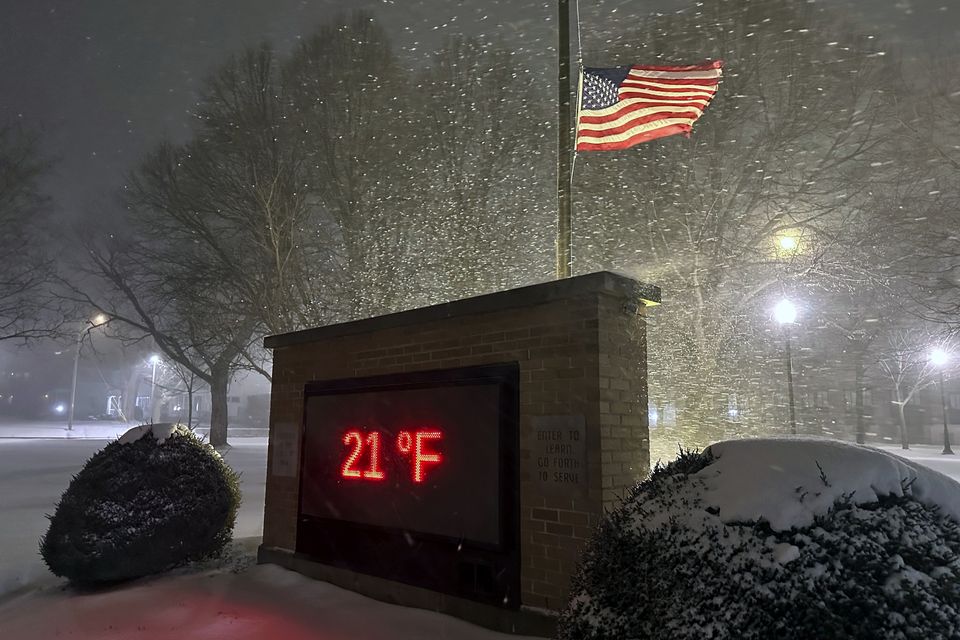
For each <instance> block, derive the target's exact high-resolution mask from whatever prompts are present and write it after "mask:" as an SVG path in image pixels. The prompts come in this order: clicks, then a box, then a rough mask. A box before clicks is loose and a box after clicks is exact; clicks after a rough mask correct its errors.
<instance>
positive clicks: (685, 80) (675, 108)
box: [577, 60, 723, 151]
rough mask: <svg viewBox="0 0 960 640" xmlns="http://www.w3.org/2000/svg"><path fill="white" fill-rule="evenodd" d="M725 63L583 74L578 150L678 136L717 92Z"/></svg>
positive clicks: (586, 71) (620, 146) (606, 148)
mask: <svg viewBox="0 0 960 640" xmlns="http://www.w3.org/2000/svg"><path fill="white" fill-rule="evenodd" d="M722 66H723V61H722V60H715V61H713V62H707V63H705V64H699V65H687V66H682V67H676V66H674V67H664V66H647V65H639V64H636V65H633V66H629V67H614V68H612V69H591V68H585V69H584V70H583V78H582V80H581V90H580V91H581V92H580V109H579V112H578V113H577V151H611V150H613V149H626V148H627V147H632V146H633V145H635V144H639V143H641V142H646V141H647V140H654V139H656V138H662V137H664V136H669V135H673V134H675V133H683V134H686V135H690V130H691V129H692V128H693V123H694V122H695V121H696V120H697V118H699V117H700V116H701V115H703V110H704V109H706V108H707V105H708V104H710V100H711V99H712V98H713V95H714V94H715V93H716V92H717V85H718V84H719V83H720V69H721V67H722Z"/></svg>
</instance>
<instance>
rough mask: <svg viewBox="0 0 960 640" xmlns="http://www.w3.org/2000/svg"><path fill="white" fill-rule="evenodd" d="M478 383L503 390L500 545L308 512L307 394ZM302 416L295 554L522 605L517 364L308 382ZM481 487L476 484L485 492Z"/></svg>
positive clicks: (468, 595)
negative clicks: (305, 469) (305, 501)
mask: <svg viewBox="0 0 960 640" xmlns="http://www.w3.org/2000/svg"><path fill="white" fill-rule="evenodd" d="M476 384H495V385H497V386H498V388H499V416H500V419H499V424H498V425H497V427H498V431H499V455H498V461H499V470H498V477H499V522H500V536H499V538H500V543H499V544H487V543H483V542H479V541H474V540H467V539H458V538H451V537H447V536H443V535H437V534H434V533H426V532H418V531H408V530H401V529H394V528H390V527H382V526H376V525H371V524H362V523H357V522H352V521H346V520H339V519H332V518H323V517H318V516H312V515H308V514H304V513H303V505H302V496H303V488H302V485H303V482H304V473H303V458H304V448H305V444H306V437H307V428H306V426H307V425H306V419H307V402H308V400H309V398H311V397H314V396H318V395H338V394H349V393H361V392H362V393H370V392H374V393H375V392H389V391H402V390H407V389H431V388H442V387H450V386H466V385H476ZM302 421H303V425H304V428H303V429H302V432H301V443H300V469H301V473H300V490H299V492H298V497H297V545H296V552H297V553H298V554H302V555H304V556H306V557H308V558H310V559H312V560H316V561H319V562H323V563H324V564H328V565H331V566H335V567H340V568H344V569H349V570H352V571H357V572H360V573H366V574H369V575H374V576H378V577H381V578H386V579H389V580H395V581H397V582H403V583H406V584H411V585H415V586H418V587H424V588H427V589H432V590H434V591H440V592H443V593H449V594H451V595H455V596H459V597H464V598H469V599H471V600H477V601H480V602H485V603H488V604H494V605H497V606H499V607H506V608H514V609H515V608H517V607H519V605H520V544H519V539H520V524H519V523H520V481H519V446H520V437H519V366H518V365H517V363H506V364H495V365H482V366H474V367H460V368H455V369H439V370H431V371H417V372H411V373H402V374H389V375H380V376H370V377H365V378H347V379H341V380H331V381H322V382H310V383H307V384H306V385H305V388H304V402H303V416H302ZM483 489H484V488H483V487H478V490H480V491H482V490H483ZM465 499H469V497H465Z"/></svg>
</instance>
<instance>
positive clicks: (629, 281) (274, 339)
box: [263, 271, 660, 349]
mask: <svg viewBox="0 0 960 640" xmlns="http://www.w3.org/2000/svg"><path fill="white" fill-rule="evenodd" d="M587 293H600V294H605V295H612V296H616V297H620V298H623V299H624V300H625V301H626V302H628V303H634V304H636V305H637V306H638V307H639V305H640V304H643V305H644V306H651V305H656V304H660V288H659V287H656V286H654V285H650V284H644V283H642V282H638V281H636V280H634V279H633V278H631V277H629V276H626V275H623V274H620V273H614V272H612V271H597V272H595V273H588V274H586V275H582V276H574V277H572V278H564V279H562V280H550V281H549V282H542V283H540V284H534V285H530V286H526V287H520V288H518V289H508V290H506V291H497V292H495V293H488V294H485V295H482V296H476V297H473V298H464V299H462V300H454V301H452V302H445V303H443V304H436V305H433V306H430V307H421V308H419V309H410V310H409V311H400V312H399V313H390V314H387V315H383V316H376V317H373V318H365V319H363V320H354V321H352V322H344V323H340V324H331V325H327V326H325V327H316V328H313V329H304V330H303V331H294V332H292V333H283V334H279V335H275V336H267V337H266V338H264V340H263V346H265V347H267V348H268V349H276V348H279V347H288V346H291V345H297V344H304V343H308V342H314V341H316V340H324V339H328V338H337V337H340V336H347V335H353V334H357V333H364V332H367V331H378V330H380V329H393V328H397V327H405V326H410V325H415V324H420V323H422V322H430V321H432V320H439V319H443V318H455V317H457V316H469V315H473V314H477V313H489V312H491V311H501V310H504V309H513V308H517V307H529V306H532V305H535V304H544V303H547V302H554V301H556V300H563V299H566V298H572V297H576V296H579V295H583V294H587Z"/></svg>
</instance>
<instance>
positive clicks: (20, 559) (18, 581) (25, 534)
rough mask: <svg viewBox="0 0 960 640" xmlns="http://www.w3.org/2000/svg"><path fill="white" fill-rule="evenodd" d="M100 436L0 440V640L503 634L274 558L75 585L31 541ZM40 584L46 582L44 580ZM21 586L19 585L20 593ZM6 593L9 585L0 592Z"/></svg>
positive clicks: (946, 467) (252, 542) (242, 522)
mask: <svg viewBox="0 0 960 640" xmlns="http://www.w3.org/2000/svg"><path fill="white" fill-rule="evenodd" d="M232 443H233V445H234V446H233V448H231V449H230V450H228V451H227V452H226V453H225V458H226V459H227V461H228V462H229V463H230V464H231V465H232V466H233V467H234V468H235V469H237V470H238V471H240V472H241V473H242V478H241V489H242V491H243V500H244V501H243V506H242V509H241V512H240V514H239V517H238V521H237V527H236V530H235V534H236V537H238V538H242V539H245V540H242V541H241V543H242V546H243V547H244V548H246V550H247V552H248V553H249V552H251V551H252V550H253V549H255V547H256V543H257V538H258V537H259V536H260V535H261V531H262V516H263V496H264V476H265V470H266V439H265V438H235V439H233V441H232ZM105 444H106V441H105V440H94V439H82V438H69V439H68V438H63V437H59V436H58V437H52V438H44V439H35V438H23V437H19V438H4V437H3V433H2V432H0V638H18V640H19V639H22V640H33V639H40V638H51V637H55V636H58V635H64V634H65V633H67V632H68V631H69V632H72V633H74V634H75V635H73V636H72V637H77V638H129V637H133V636H134V635H136V637H138V638H144V639H149V638H161V637H163V638H167V637H179V638H182V639H183V640H188V639H192V638H204V639H206V638H221V637H222V638H226V637H229V638H231V639H244V638H251V639H252V638H290V639H294V640H298V639H304V640H306V639H316V640H320V639H324V640H332V639H337V640H352V639H357V640H360V639H361V638H363V639H368V638H369V639H373V638H384V639H386V638H394V639H406V638H464V639H472V638H476V639H477V640H492V639H493V638H500V637H505V636H501V634H497V633H493V632H490V631H486V630H482V629H480V628H478V627H474V626H472V625H468V624H466V623H463V622H461V621H458V620H455V619H453V618H449V617H447V616H442V615H439V614H434V613H430V612H426V611H419V610H416V609H405V608H402V607H395V606H391V605H387V604H383V603H379V602H376V601H373V600H370V599H367V598H364V597H362V596H359V595H356V594H353V593H351V592H347V591H344V590H341V589H338V588H336V587H333V586H331V585H328V584H325V583H322V582H317V581H313V580H309V579H306V578H303V577H301V576H299V575H298V574H294V573H291V572H288V571H285V570H283V569H280V568H278V567H273V566H261V567H250V568H247V569H246V570H244V571H242V572H240V573H235V572H232V571H222V570H221V571H214V572H207V573H201V574H192V575H183V574H182V573H176V572H175V573H174V574H173V575H170V576H165V577H161V578H156V579H146V580H143V581H139V582H137V583H134V584H133V585H129V586H126V587H123V588H118V589H113V590H107V591H104V592H99V593H96V594H86V595H78V594H75V593H72V592H71V591H69V590H65V589H62V588H58V587H57V586H56V585H57V584H58V583H59V582H60V581H59V580H57V579H56V578H55V577H54V576H52V575H51V574H50V573H49V572H48V571H47V569H46V567H45V566H44V565H43V562H42V560H41V559H40V556H39V554H38V552H37V540H38V538H39V537H40V536H41V535H42V534H43V533H44V532H45V530H46V525H47V520H46V518H45V517H44V514H46V513H51V512H52V510H53V508H54V505H55V503H56V501H57V499H58V498H59V496H60V494H61V492H62V491H63V490H64V488H66V486H67V484H68V482H69V481H70V478H71V476H72V475H73V474H75V473H76V472H77V471H79V469H80V468H81V466H82V465H83V463H84V462H85V461H86V460H87V458H89V457H90V456H91V455H92V454H93V453H94V452H96V451H97V450H99V449H100V448H102V447H103V446H104V445H105ZM883 448H884V449H886V450H887V451H889V452H890V453H895V454H898V455H903V456H904V457H906V458H908V459H910V460H913V461H915V462H918V463H920V464H923V465H927V466H929V467H931V468H934V469H936V470H938V471H940V472H942V473H945V474H946V475H949V476H951V477H953V478H954V479H957V480H960V455H957V456H943V455H941V454H940V448H939V447H933V446H916V447H914V448H912V449H910V450H909V451H903V450H901V449H900V448H899V447H893V446H890V447H883ZM43 587H46V588H43ZM17 590H19V592H17ZM4 594H5V595H4Z"/></svg>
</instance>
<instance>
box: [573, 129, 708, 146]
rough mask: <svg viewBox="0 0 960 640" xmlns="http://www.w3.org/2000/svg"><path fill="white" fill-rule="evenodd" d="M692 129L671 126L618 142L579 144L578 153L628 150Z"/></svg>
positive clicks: (687, 132) (606, 141) (688, 131)
mask: <svg viewBox="0 0 960 640" xmlns="http://www.w3.org/2000/svg"><path fill="white" fill-rule="evenodd" d="M691 129H692V127H691V126H690V125H689V124H669V125H663V126H660V127H658V128H655V129H650V130H648V131H641V132H639V133H637V134H635V135H633V136H632V137H628V138H625V139H622V140H621V139H618V140H605V141H603V142H578V143H577V151H616V150H617V149H627V148H629V147H632V146H633V145H635V144H640V143H641V142H648V141H650V140H656V139H657V138H665V137H666V136H672V135H675V134H678V133H683V134H689V133H690V130H691Z"/></svg>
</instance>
